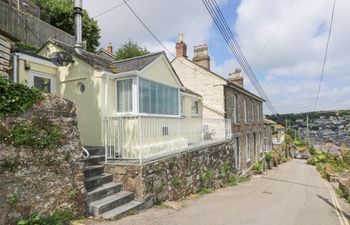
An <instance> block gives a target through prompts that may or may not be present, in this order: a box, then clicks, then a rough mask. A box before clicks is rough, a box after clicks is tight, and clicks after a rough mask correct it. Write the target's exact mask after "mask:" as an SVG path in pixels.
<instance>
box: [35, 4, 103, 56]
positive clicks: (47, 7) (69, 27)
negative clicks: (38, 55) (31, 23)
mask: <svg viewBox="0 0 350 225" xmlns="http://www.w3.org/2000/svg"><path fill="white" fill-rule="evenodd" d="M31 1H32V2H33V3H35V4H36V5H37V6H39V7H40V18H41V19H42V20H44V21H45V22H47V23H49V24H51V25H53V26H55V27H57V28H59V29H61V30H63V31H65V32H67V33H69V34H72V35H74V16H73V13H74V9H73V3H72V1H71V0H31ZM82 17H83V18H82V23H83V24H82V25H83V40H86V42H87V46H86V47H87V50H88V51H92V52H93V51H95V50H96V47H97V46H98V45H99V39H100V37H101V36H100V28H99V26H98V24H97V20H94V19H93V18H91V17H89V15H88V13H87V11H86V10H83V15H82ZM53 38H55V37H53Z"/></svg>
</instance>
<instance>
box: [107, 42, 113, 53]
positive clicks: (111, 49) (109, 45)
mask: <svg viewBox="0 0 350 225" xmlns="http://www.w3.org/2000/svg"><path fill="white" fill-rule="evenodd" d="M107 52H109V54H111V55H113V46H112V43H111V42H109V44H108V46H107Z"/></svg>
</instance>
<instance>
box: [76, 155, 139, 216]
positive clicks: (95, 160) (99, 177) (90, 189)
mask: <svg viewBox="0 0 350 225" xmlns="http://www.w3.org/2000/svg"><path fill="white" fill-rule="evenodd" d="M87 150H88V151H89V153H90V157H89V158H85V159H83V162H84V164H85V171H84V172H85V187H86V190H87V197H86V201H87V206H88V212H89V214H90V215H92V216H102V217H103V218H105V219H112V218H114V217H119V216H122V215H124V214H127V213H128V212H130V211H133V210H141V209H143V203H142V202H139V201H136V200H134V193H133V192H128V191H123V190H122V184H120V183H117V182H113V175H112V174H107V173H105V172H104V165H103V164H101V163H100V162H103V161H104V159H105V157H104V149H102V148H87Z"/></svg>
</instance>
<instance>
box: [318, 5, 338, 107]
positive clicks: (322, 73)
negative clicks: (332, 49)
mask: <svg viewBox="0 0 350 225" xmlns="http://www.w3.org/2000/svg"><path fill="white" fill-rule="evenodd" d="M335 3H336V0H333V8H332V14H331V22H330V25H329V31H328V37H327V43H326V50H325V54H324V58H323V63H322V72H321V78H320V83H319V84H318V90H317V95H316V100H315V104H314V108H313V111H315V109H316V107H317V103H318V99H319V97H320V91H321V85H322V81H323V76H324V70H325V67H326V62H327V55H328V46H329V40H330V39H331V34H332V26H333V19H334V12H335Z"/></svg>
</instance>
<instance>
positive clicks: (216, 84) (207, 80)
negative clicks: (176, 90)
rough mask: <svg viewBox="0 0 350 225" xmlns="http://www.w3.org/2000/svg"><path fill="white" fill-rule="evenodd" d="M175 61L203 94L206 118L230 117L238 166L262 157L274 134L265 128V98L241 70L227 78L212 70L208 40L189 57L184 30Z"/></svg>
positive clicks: (182, 75)
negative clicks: (252, 89) (246, 85)
mask: <svg viewBox="0 0 350 225" xmlns="http://www.w3.org/2000/svg"><path fill="white" fill-rule="evenodd" d="M172 65H173V67H174V69H175V71H176V73H177V74H178V76H179V78H180V80H181V82H182V83H183V84H184V85H185V86H186V87H188V88H190V89H192V90H193V91H195V92H197V93H199V94H200V95H201V96H202V101H203V119H204V118H217V119H230V120H231V129H232V139H234V145H235V146H234V147H235V160H236V168H237V169H238V170H240V171H243V170H246V169H248V168H250V167H251V166H252V165H253V163H254V162H256V161H258V160H259V159H261V157H262V156H263V151H264V146H265V144H264V143H265V139H270V138H271V136H266V135H267V134H268V132H264V116H263V102H264V99H262V98H260V97H259V96H257V95H255V94H253V93H251V92H249V91H248V90H246V89H244V87H243V82H244V81H243V76H242V73H241V70H239V69H236V70H235V72H234V73H232V74H230V75H229V76H228V78H227V79H225V78H224V77H223V76H221V75H218V74H216V73H215V72H213V71H211V70H210V57H209V54H208V45H206V44H204V45H199V46H195V47H194V55H193V59H192V60H190V59H188V57H187V45H186V43H185V42H184V41H183V34H180V35H179V40H178V42H177V43H176V58H175V59H174V60H173V61H172Z"/></svg>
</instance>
